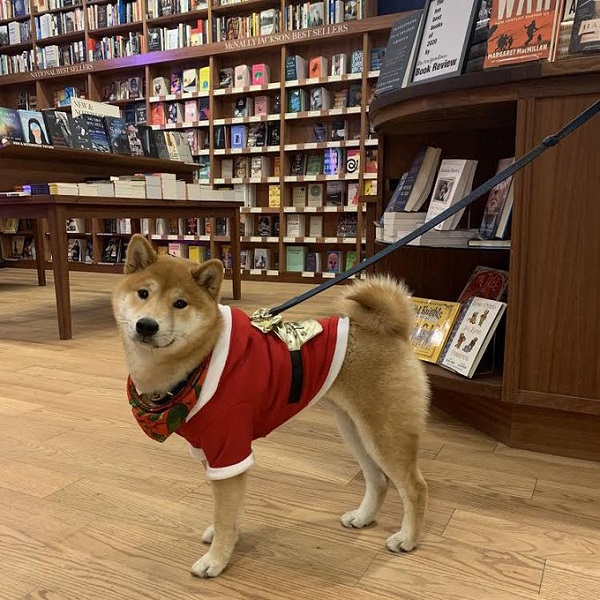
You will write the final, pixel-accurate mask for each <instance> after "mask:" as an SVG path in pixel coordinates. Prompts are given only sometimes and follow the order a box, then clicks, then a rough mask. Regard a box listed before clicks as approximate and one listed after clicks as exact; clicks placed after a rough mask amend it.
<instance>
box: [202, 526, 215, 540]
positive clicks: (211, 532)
mask: <svg viewBox="0 0 600 600" xmlns="http://www.w3.org/2000/svg"><path fill="white" fill-rule="evenodd" d="M214 537H215V526H214V525H209V526H208V527H207V528H206V530H205V531H204V533H203V534H202V541H203V542H204V543H205V544H212V541H213V538H214Z"/></svg>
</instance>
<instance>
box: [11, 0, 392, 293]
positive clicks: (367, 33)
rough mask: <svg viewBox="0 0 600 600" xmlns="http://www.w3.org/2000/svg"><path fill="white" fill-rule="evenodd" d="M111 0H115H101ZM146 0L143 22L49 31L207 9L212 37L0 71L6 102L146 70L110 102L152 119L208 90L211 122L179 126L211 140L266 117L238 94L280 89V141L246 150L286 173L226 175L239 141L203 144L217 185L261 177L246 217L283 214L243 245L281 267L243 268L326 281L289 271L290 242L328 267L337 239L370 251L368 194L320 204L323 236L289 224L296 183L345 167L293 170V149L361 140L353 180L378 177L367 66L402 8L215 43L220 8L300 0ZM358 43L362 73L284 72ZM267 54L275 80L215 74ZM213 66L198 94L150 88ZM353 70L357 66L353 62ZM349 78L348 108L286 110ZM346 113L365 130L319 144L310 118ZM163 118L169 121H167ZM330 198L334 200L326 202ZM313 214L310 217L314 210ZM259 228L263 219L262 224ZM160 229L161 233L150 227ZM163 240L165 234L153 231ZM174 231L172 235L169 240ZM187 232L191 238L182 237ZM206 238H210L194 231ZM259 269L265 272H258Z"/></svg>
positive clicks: (121, 29)
mask: <svg viewBox="0 0 600 600" xmlns="http://www.w3.org/2000/svg"><path fill="white" fill-rule="evenodd" d="M99 1H100V0H82V4H81V6H82V7H83V10H84V15H87V10H88V7H91V6H93V5H94V4H97V3H99ZM101 1H102V2H108V1H109V0H101ZM141 1H142V8H143V10H142V19H141V21H139V22H137V23H132V24H127V25H119V26H116V27H112V28H106V29H103V30H101V31H94V30H91V29H90V28H89V25H88V20H87V17H86V19H85V28H84V30H83V31H82V32H78V33H74V34H67V35H66V36H59V38H56V39H55V38H52V41H53V42H56V43H59V42H65V43H66V42H68V41H72V39H82V40H84V43H85V47H86V49H87V47H88V43H89V41H90V40H92V39H96V38H97V37H98V36H99V35H100V34H101V35H102V36H111V35H123V34H125V35H126V34H127V33H128V32H129V31H141V32H142V35H143V40H144V41H145V40H147V36H148V30H149V28H152V27H156V26H174V25H177V24H178V23H180V22H185V23H189V22H190V21H192V20H194V19H206V20H207V22H208V32H207V34H208V43H207V44H204V45H201V46H195V47H186V48H180V49H177V50H169V51H163V52H147V51H146V50H147V43H144V45H143V47H142V54H139V55H135V56H126V57H122V58H115V59H112V60H103V61H96V62H83V63H78V64H73V65H69V66H64V67H57V68H50V69H45V70H33V71H31V72H25V73H20V74H13V75H5V76H2V77H0V106H6V107H12V108H14V107H16V105H17V99H18V96H19V94H21V93H23V92H28V93H30V94H32V95H35V96H36V97H37V109H38V110H43V109H46V108H52V107H53V104H54V97H55V93H56V92H57V91H58V90H61V89H64V87H65V86H77V87H79V88H80V89H82V90H84V93H85V94H86V97H87V98H89V99H91V100H103V90H104V89H105V88H106V87H107V86H110V84H111V82H113V81H115V80H116V81H119V80H125V79H127V78H128V77H141V78H143V80H144V82H145V84H144V94H143V97H142V98H137V99H131V100H118V101H115V102H113V103H114V104H118V105H120V106H122V107H123V108H125V107H126V106H128V105H130V104H132V103H141V104H142V105H144V106H145V108H146V114H147V118H148V122H150V119H151V111H152V107H153V105H155V104H156V103H157V102H172V101H177V100H181V101H184V100H186V99H189V98H193V97H198V98H200V97H202V96H204V97H207V98H208V102H209V110H210V115H211V119H210V120H209V121H204V122H202V121H201V122H195V123H185V122H182V123H178V124H177V125H176V126H175V127H176V128H177V129H181V130H184V131H187V130H190V129H200V130H201V131H203V132H206V133H207V134H208V138H209V139H210V140H212V139H214V138H213V134H214V129H215V127H216V126H218V125H226V126H227V127H229V126H231V125H233V124H242V123H243V124H251V123H253V122H256V121H257V120H260V118H258V117H246V118H233V103H234V102H235V99H236V98H238V97H240V96H241V95H247V96H253V97H256V96H257V95H267V96H269V97H270V98H271V99H274V97H275V96H276V95H278V96H279V97H280V103H281V112H280V113H279V114H273V115H268V116H267V117H263V118H262V119H264V120H266V121H268V120H276V121H279V124H280V144H279V145H277V146H271V147H266V148H260V149H256V148H246V149H244V150H242V151H241V154H247V155H249V156H251V157H252V156H259V155H262V156H266V157H268V159H269V160H270V162H271V163H273V162H274V158H275V157H277V158H278V160H279V162H280V165H281V167H280V174H279V175H278V176H272V177H268V178H260V179H257V180H255V179H227V180H226V179H224V178H222V177H221V162H222V160H224V159H227V158H232V157H235V156H238V155H239V154H240V151H239V150H230V149H226V150H216V149H214V148H212V147H208V146H205V147H203V148H202V149H200V150H199V152H198V156H197V157H196V160H198V161H200V160H208V161H209V162H210V177H209V178H207V179H202V180H200V181H201V182H202V183H205V184H208V185H213V186H219V187H222V186H233V185H235V184H247V185H252V186H255V189H256V206H255V207H252V208H248V209H245V210H244V212H246V213H248V214H247V217H248V218H250V219H253V220H255V221H256V220H257V219H258V218H259V217H260V215H269V216H278V217H279V224H280V229H279V235H277V234H274V235H271V236H268V237H264V238H262V237H259V236H246V237H242V239H241V241H242V247H243V248H249V249H250V248H252V249H255V248H265V247H268V248H270V249H271V250H272V251H273V253H277V255H278V257H279V268H278V269H274V268H273V269H271V270H269V271H260V272H256V271H252V272H250V271H246V272H244V277H245V278H249V279H259V280H269V279H273V278H274V277H275V278H276V279H277V280H278V281H281V280H283V281H302V282H308V281H314V282H318V281H321V280H322V279H323V278H324V277H326V276H333V274H332V273H329V274H328V273H325V274H320V273H318V274H314V275H313V276H310V274H309V273H296V272H294V273H292V272H288V271H287V269H286V264H285V257H286V248H287V246H288V245H290V244H295V245H298V244H302V245H305V246H307V248H308V249H309V250H312V251H315V252H319V253H320V254H321V257H322V269H323V270H325V256H326V252H327V251H328V250H330V249H334V250H339V251H342V252H344V254H345V251H347V250H352V251H355V252H356V254H357V256H359V257H360V256H361V254H363V255H364V254H365V248H366V246H365V237H366V235H365V229H366V228H365V224H366V219H365V214H366V213H365V210H364V204H360V205H359V206H355V207H348V208H347V209H346V210H345V211H343V210H337V209H335V207H333V209H334V210H326V209H324V210H317V212H316V214H319V215H321V216H323V236H322V237H318V238H311V237H304V238H293V239H291V238H288V237H287V235H286V234H287V232H286V230H285V222H286V215H287V214H288V213H289V211H291V210H292V208H291V207H290V206H289V205H290V204H291V197H292V189H293V187H294V186H295V185H302V184H309V183H311V182H319V183H323V184H324V186H326V183H327V180H328V179H339V176H329V177H326V176H324V175H318V176H313V177H299V178H295V177H292V176H291V172H290V165H291V158H292V156H293V154H294V153H295V152H298V151H301V152H306V153H317V152H319V153H323V151H324V150H325V149H326V148H329V147H341V148H343V149H346V150H348V149H357V150H359V152H360V158H361V160H360V170H359V172H358V174H356V175H355V176H353V178H352V179H350V178H348V179H349V180H350V181H352V182H355V183H357V184H358V186H359V189H360V190H361V192H362V191H364V186H365V182H366V181H367V180H368V179H372V178H375V177H376V174H374V173H366V172H365V170H366V169H365V162H366V161H365V159H366V154H367V152H368V151H371V150H375V149H377V147H378V140H377V139H375V138H374V137H371V138H370V137H369V102H370V96H371V87H372V86H373V85H374V84H375V82H376V79H377V76H378V72H377V71H370V70H369V66H370V53H371V49H372V48H374V47H385V45H386V43H387V38H388V35H389V31H390V29H391V27H392V25H393V24H394V22H395V21H396V20H397V19H398V16H399V15H398V14H396V15H385V16H376V4H377V3H376V0H363V1H364V7H365V12H364V14H365V18H363V19H359V20H355V21H347V22H343V23H339V24H332V25H325V26H321V27H313V28H308V29H301V30H296V31H286V30H285V26H284V24H282V26H281V31H280V33H276V34H272V35H265V36H259V37H255V38H247V39H241V40H230V41H222V42H218V43H213V42H212V40H211V37H212V23H213V21H214V20H215V19H217V18H219V17H222V16H236V15H247V14H250V13H252V12H253V11H260V10H263V9H267V8H278V9H280V10H281V11H282V14H283V11H284V10H285V8H286V7H289V6H293V5H298V4H300V3H301V2H299V0H246V1H243V2H239V3H236V4H227V5H225V6H216V2H215V5H213V3H212V1H209V3H208V4H209V5H208V8H207V9H204V10H198V11H194V12H189V13H185V14H177V15H172V16H168V17H159V18H153V19H149V18H148V16H147V11H146V0H141ZM72 9H73V6H68V7H65V8H64V9H58V10H57V11H56V12H60V11H67V10H72ZM34 17H35V15H34V14H33V13H32V14H31V15H30V17H29V18H30V19H31V22H32V30H33V40H32V42H31V47H32V48H33V49H34V54H35V50H36V49H37V47H38V46H39V45H41V44H47V43H49V40H43V41H40V40H36V39H35V25H34ZM353 50H362V51H363V61H364V69H363V71H362V72H361V73H358V74H353V75H345V76H337V77H331V76H325V77H320V78H313V79H305V80H299V81H293V82H286V81H285V61H286V58H287V57H288V56H289V55H292V54H299V55H301V56H302V57H303V58H305V59H307V60H309V59H310V58H312V57H316V56H321V55H322V56H325V57H327V58H328V59H331V57H332V56H333V55H334V54H338V53H346V54H347V55H348V61H350V55H351V53H352V51H353ZM15 51H16V49H15V48H11V47H10V46H9V47H3V48H0V54H1V53H7V52H15ZM257 63H266V64H268V65H269V66H270V70H271V83H269V84H268V85H265V86H251V87H249V88H233V89H219V87H218V84H219V82H218V78H219V69H220V68H224V67H235V66H236V65H238V64H248V65H252V64H257ZM207 66H208V67H210V70H211V86H210V90H209V91H207V92H198V93H195V94H178V95H169V96H166V97H157V96H154V95H153V93H152V92H153V90H152V81H153V79H154V78H156V77H161V76H166V77H169V76H170V74H171V73H172V72H175V71H182V70H184V69H186V68H201V67H207ZM348 71H350V68H349V66H348ZM350 84H359V85H360V92H361V96H362V104H361V105H360V106H356V107H352V108H347V109H332V110H325V111H312V112H311V111H305V112H302V113H293V114H292V113H288V112H287V97H288V94H289V92H290V91H291V90H293V89H298V88H301V89H304V90H310V89H311V88H314V87H317V86H323V87H325V88H327V89H329V90H330V91H331V93H332V96H333V93H334V92H335V90H338V89H340V88H342V87H349V85H350ZM339 118H344V119H345V120H346V121H347V123H348V128H347V130H348V131H350V124H351V123H352V124H353V125H354V129H355V130H358V131H359V132H360V134H359V135H357V137H356V139H353V140H347V141H342V142H324V143H319V144H315V143H313V142H312V128H313V124H314V123H315V122H317V121H322V122H324V123H327V124H331V122H332V121H333V120H334V119H339ZM163 127H172V125H169V126H163ZM269 185H276V186H279V188H280V190H281V204H282V206H281V207H280V208H276V209H273V208H270V207H269V206H268V190H269ZM327 208H330V207H327ZM351 211H354V212H356V213H357V221H358V234H357V236H356V238H348V239H342V238H339V237H338V236H337V225H338V222H339V219H340V215H341V214H343V213H344V212H346V213H347V212H351ZM294 212H300V213H302V212H305V213H306V215H307V216H308V215H311V214H315V213H314V212H312V211H309V210H305V211H303V210H302V209H297V210H295V211H294ZM306 220H307V224H308V218H307V219H306ZM254 229H255V230H256V229H257V227H256V222H255V227H254ZM153 237H154V238H157V237H158V236H153ZM154 241H155V243H160V240H159V239H155V240H154ZM170 241H172V240H170ZM183 241H185V240H183ZM197 241H203V240H197ZM228 242H229V240H228V239H227V238H226V237H218V238H215V236H213V237H211V249H212V250H213V251H214V252H216V255H217V256H219V253H220V246H221V245H223V244H228ZM259 273H260V274H259Z"/></svg>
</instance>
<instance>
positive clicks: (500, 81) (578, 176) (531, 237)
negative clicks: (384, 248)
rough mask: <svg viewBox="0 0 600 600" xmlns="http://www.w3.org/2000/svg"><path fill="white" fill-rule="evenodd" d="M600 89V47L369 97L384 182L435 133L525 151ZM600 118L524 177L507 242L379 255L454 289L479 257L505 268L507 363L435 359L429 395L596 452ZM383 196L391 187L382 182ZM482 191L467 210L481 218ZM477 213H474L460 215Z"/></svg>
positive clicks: (486, 423) (446, 290)
mask: <svg viewBox="0 0 600 600" xmlns="http://www.w3.org/2000/svg"><path fill="white" fill-rule="evenodd" d="M599 98H600V56H592V57H584V58H578V59H572V60H566V61H561V62H558V63H548V64H539V63H534V64H529V65H523V66H520V67H517V68H510V69H499V70H496V71H489V72H483V73H475V74H469V75H463V76H461V77H456V78H453V79H445V80H439V81H435V82H431V83H429V84H422V85H419V86H414V87H411V88H407V89H405V90H401V91H398V92H392V93H390V94H387V95H385V96H383V97H381V98H378V99H376V100H375V101H374V102H373V103H372V105H371V109H370V112H371V118H372V120H373V122H374V124H375V127H376V129H377V130H378V131H379V132H380V133H383V134H384V135H383V138H382V139H383V141H382V143H381V144H380V149H381V156H380V171H381V172H380V176H379V177H380V181H379V186H380V187H379V189H380V190H386V189H387V187H389V186H386V183H387V181H388V180H393V179H397V178H398V177H399V175H400V174H401V173H402V172H404V171H405V170H406V169H407V168H408V167H409V166H410V162H411V159H412V157H413V156H414V154H415V152H416V151H417V150H418V149H419V148H420V147H422V146H423V145H426V144H429V145H433V146H437V147H440V148H442V149H443V154H442V156H443V157H445V158H471V159H477V160H478V161H479V165H478V171H477V175H476V179H475V185H477V184H478V183H480V182H482V181H484V180H485V179H487V178H488V177H490V176H491V175H492V174H493V173H494V171H495V168H496V165H497V162H498V160H499V159H500V158H504V157H507V156H511V155H514V154H515V153H516V155H517V156H520V155H522V154H523V153H524V152H525V151H527V150H528V149H530V148H532V147H533V146H534V145H536V144H537V143H539V142H540V141H541V140H542V139H543V138H544V137H545V136H547V135H549V134H551V133H554V132H555V131H557V130H558V129H560V128H561V127H562V126H563V125H564V124H565V123H567V122H568V121H570V120H571V119H572V118H574V117H575V116H576V115H577V114H578V113H579V112H581V111H582V110H583V109H585V108H586V107H587V106H589V105H590V104H592V103H593V102H595V101H596V100H598V99H599ZM599 165H600V118H598V117H596V118H595V119H593V120H592V121H590V122H589V123H587V124H586V125H585V126H584V127H583V128H581V129H580V130H579V131H577V132H576V133H574V134H573V135H572V136H570V137H569V138H567V139H566V140H564V141H563V142H562V143H561V144H560V145H559V146H557V147H556V148H553V149H551V150H549V151H547V152H546V153H545V154H544V155H543V156H542V157H541V158H539V159H538V160H536V161H535V162H534V163H533V164H532V165H530V166H529V167H527V168H526V169H525V170H524V171H522V172H521V173H520V174H519V175H518V176H517V177H516V180H515V204H514V210H513V216H512V247H511V249H510V251H506V250H493V251H481V250H479V251H474V250H471V249H451V248H448V249H439V248H435V249H433V248H420V247H411V248H406V249H402V250H400V251H399V252H397V253H396V254H395V255H393V256H392V257H391V258H389V259H388V260H387V261H386V262H384V263H382V264H380V265H379V267H378V268H379V270H381V271H385V272H392V273H394V274H395V275H396V276H400V277H402V278H404V279H406V280H407V283H408V284H409V286H410V287H411V288H412V289H413V291H414V292H415V294H418V295H424V296H429V297H437V298H440V299H444V300H454V299H455V298H456V297H457V295H458V292H459V291H460V290H461V289H462V286H463V285H464V284H465V282H466V279H467V278H468V275H469V273H470V272H471V270H472V269H473V268H474V266H476V265H477V264H484V265H488V266H495V267H500V268H509V272H510V276H509V298H508V311H507V319H506V332H505V333H504V332H501V333H500V334H499V335H498V336H497V338H498V339H497V343H498V344H501V345H504V346H505V353H504V364H503V366H502V365H499V366H498V368H497V369H496V370H495V372H494V373H492V374H491V375H487V376H478V377H476V378H475V379H473V380H468V379H465V378H462V377H458V376H453V375H451V374H449V373H447V372H446V371H443V370H442V369H440V368H438V367H435V366H433V367H431V368H430V375H431V380H432V383H433V387H434V392H435V394H434V403H435V404H437V405H438V406H440V407H441V408H443V409H444V410H446V411H447V412H450V413H452V414H454V415H456V416H457V417H459V418H461V419H463V420H465V421H467V422H469V423H471V424H472V425H474V426H475V427H478V428H480V429H482V430H484V431H486V432H488V433H489V434H491V435H492V436H494V437H495V438H496V439H498V440H500V441H502V442H504V443H506V444H508V445H510V446H514V447H519V448H527V449H531V450H542V451H545V452H550V453H554V454H563V455H568V456H576V457H581V458H591V459H596V460H598V459H600V359H599V357H600V311H599V310H598V307H599V306H600V269H599V267H600V234H599V233H598V232H599V228H600V167H599ZM383 194H384V198H383V199H382V200H383V201H385V200H386V199H387V197H389V191H388V192H385V191H384V192H383ZM484 204H485V199H482V200H480V201H478V203H477V204H476V205H475V206H474V207H473V209H472V211H471V215H470V218H471V219H472V220H471V226H477V225H478V223H479V221H480V217H481V213H482V211H483V206H484ZM465 218H468V217H465Z"/></svg>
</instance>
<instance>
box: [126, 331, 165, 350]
mask: <svg viewBox="0 0 600 600" xmlns="http://www.w3.org/2000/svg"><path fill="white" fill-rule="evenodd" d="M133 341H134V342H137V343H138V344H141V345H142V346H147V347H149V348H156V349H162V348H168V347H169V346H172V345H173V344H174V343H175V338H173V339H172V340H171V341H170V342H167V343H166V344H162V343H160V342H159V341H158V340H155V339H153V338H152V337H150V336H143V335H139V334H136V335H135V336H134V337H133Z"/></svg>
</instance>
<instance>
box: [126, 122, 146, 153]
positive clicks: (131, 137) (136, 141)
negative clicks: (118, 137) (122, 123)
mask: <svg viewBox="0 0 600 600" xmlns="http://www.w3.org/2000/svg"><path fill="white" fill-rule="evenodd" d="M125 131H126V133H127V140H128V141H129V149H130V151H131V156H145V155H144V146H143V144H142V140H141V138H140V134H139V130H138V128H137V125H133V124H131V123H129V124H128V125H127V126H126V127H125Z"/></svg>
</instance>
